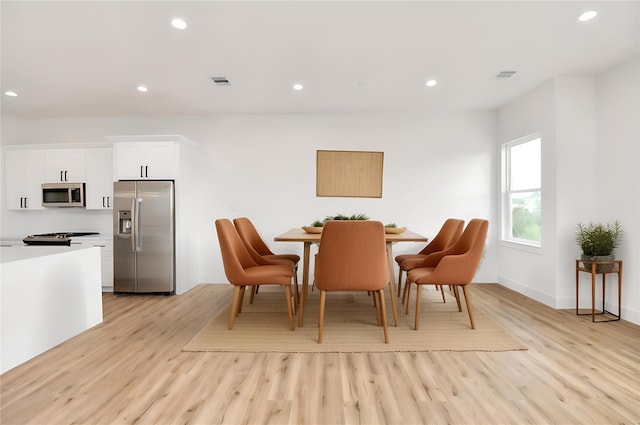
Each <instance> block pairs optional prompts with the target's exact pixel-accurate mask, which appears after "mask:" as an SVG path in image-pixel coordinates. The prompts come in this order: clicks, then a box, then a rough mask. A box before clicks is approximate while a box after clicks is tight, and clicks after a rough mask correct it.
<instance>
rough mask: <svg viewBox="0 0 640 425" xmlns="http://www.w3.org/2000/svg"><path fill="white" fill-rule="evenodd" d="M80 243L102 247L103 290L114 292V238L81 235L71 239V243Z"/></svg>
mask: <svg viewBox="0 0 640 425" xmlns="http://www.w3.org/2000/svg"><path fill="white" fill-rule="evenodd" d="M76 243H80V244H82V245H84V246H88V247H92V246H95V247H98V248H100V261H101V262H100V266H101V280H102V292H113V239H105V238H93V237H88V236H80V237H77V238H72V239H71V244H72V245H73V244H76Z"/></svg>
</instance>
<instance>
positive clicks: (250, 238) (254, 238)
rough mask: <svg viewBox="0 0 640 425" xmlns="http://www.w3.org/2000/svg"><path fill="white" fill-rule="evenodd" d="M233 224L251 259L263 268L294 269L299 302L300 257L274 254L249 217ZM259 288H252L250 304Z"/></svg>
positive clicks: (295, 288)
mask: <svg viewBox="0 0 640 425" xmlns="http://www.w3.org/2000/svg"><path fill="white" fill-rule="evenodd" d="M233 224H234V226H235V227H236V230H237V231H238V234H239V235H240V239H242V242H244V244H245V247H246V248H247V251H248V252H249V255H251V258H253V260H254V261H255V262H256V263H258V264H259V265H261V266H267V265H274V264H284V265H288V266H291V267H293V269H294V290H295V293H296V302H298V299H299V294H298V273H297V271H298V262H299V261H300V256H299V255H297V254H274V253H273V252H272V251H271V250H270V249H269V247H268V246H267V244H266V243H265V241H264V240H263V239H262V237H261V236H260V234H259V233H258V230H257V229H256V227H255V226H254V224H253V222H252V221H251V220H249V219H248V218H247V217H238V218H234V219H233ZM258 287H259V286H253V287H252V288H251V296H250V298H249V302H250V303H253V298H254V295H255V294H256V292H257V291H258Z"/></svg>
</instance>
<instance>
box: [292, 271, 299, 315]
mask: <svg viewBox="0 0 640 425" xmlns="http://www.w3.org/2000/svg"><path fill="white" fill-rule="evenodd" d="M293 284H294V285H295V286H294V290H295V294H296V306H298V305H300V293H299V292H298V269H297V268H296V269H295V270H294V274H293Z"/></svg>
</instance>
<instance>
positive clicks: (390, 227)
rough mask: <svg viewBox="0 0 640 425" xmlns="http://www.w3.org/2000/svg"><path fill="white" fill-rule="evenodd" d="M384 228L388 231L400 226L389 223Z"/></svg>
mask: <svg viewBox="0 0 640 425" xmlns="http://www.w3.org/2000/svg"><path fill="white" fill-rule="evenodd" d="M384 227H386V228H388V229H395V228H396V227H398V225H397V224H396V223H387V224H385V225H384Z"/></svg>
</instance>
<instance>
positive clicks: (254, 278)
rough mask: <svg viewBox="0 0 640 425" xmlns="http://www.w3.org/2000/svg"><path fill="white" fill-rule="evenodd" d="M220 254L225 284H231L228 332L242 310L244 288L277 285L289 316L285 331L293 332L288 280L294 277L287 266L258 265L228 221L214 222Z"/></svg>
mask: <svg viewBox="0 0 640 425" xmlns="http://www.w3.org/2000/svg"><path fill="white" fill-rule="evenodd" d="M215 224H216V231H217V233H218V241H219V242H220V253H221V254H222V263H223V265H224V272H225V275H226V276H227V279H228V280H229V283H231V284H232V285H234V292H233V300H232V302H231V312H230V314H229V329H233V321H234V319H235V318H236V317H237V316H238V314H240V312H241V311H242V301H243V299H244V291H245V288H246V287H247V286H251V287H254V286H256V285H281V286H284V289H285V296H286V301H287V309H288V313H289V328H290V329H291V330H294V324H293V302H292V299H291V281H292V279H293V276H294V274H295V272H294V270H293V268H292V267H291V266H289V265H284V264H277V265H258V264H257V263H256V262H255V261H253V259H252V258H251V256H250V255H249V253H248V252H247V249H246V248H245V246H244V243H243V242H242V239H240V235H239V234H238V232H237V231H236V228H235V227H234V226H233V223H231V220H228V219H218V220H216V221H215Z"/></svg>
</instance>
